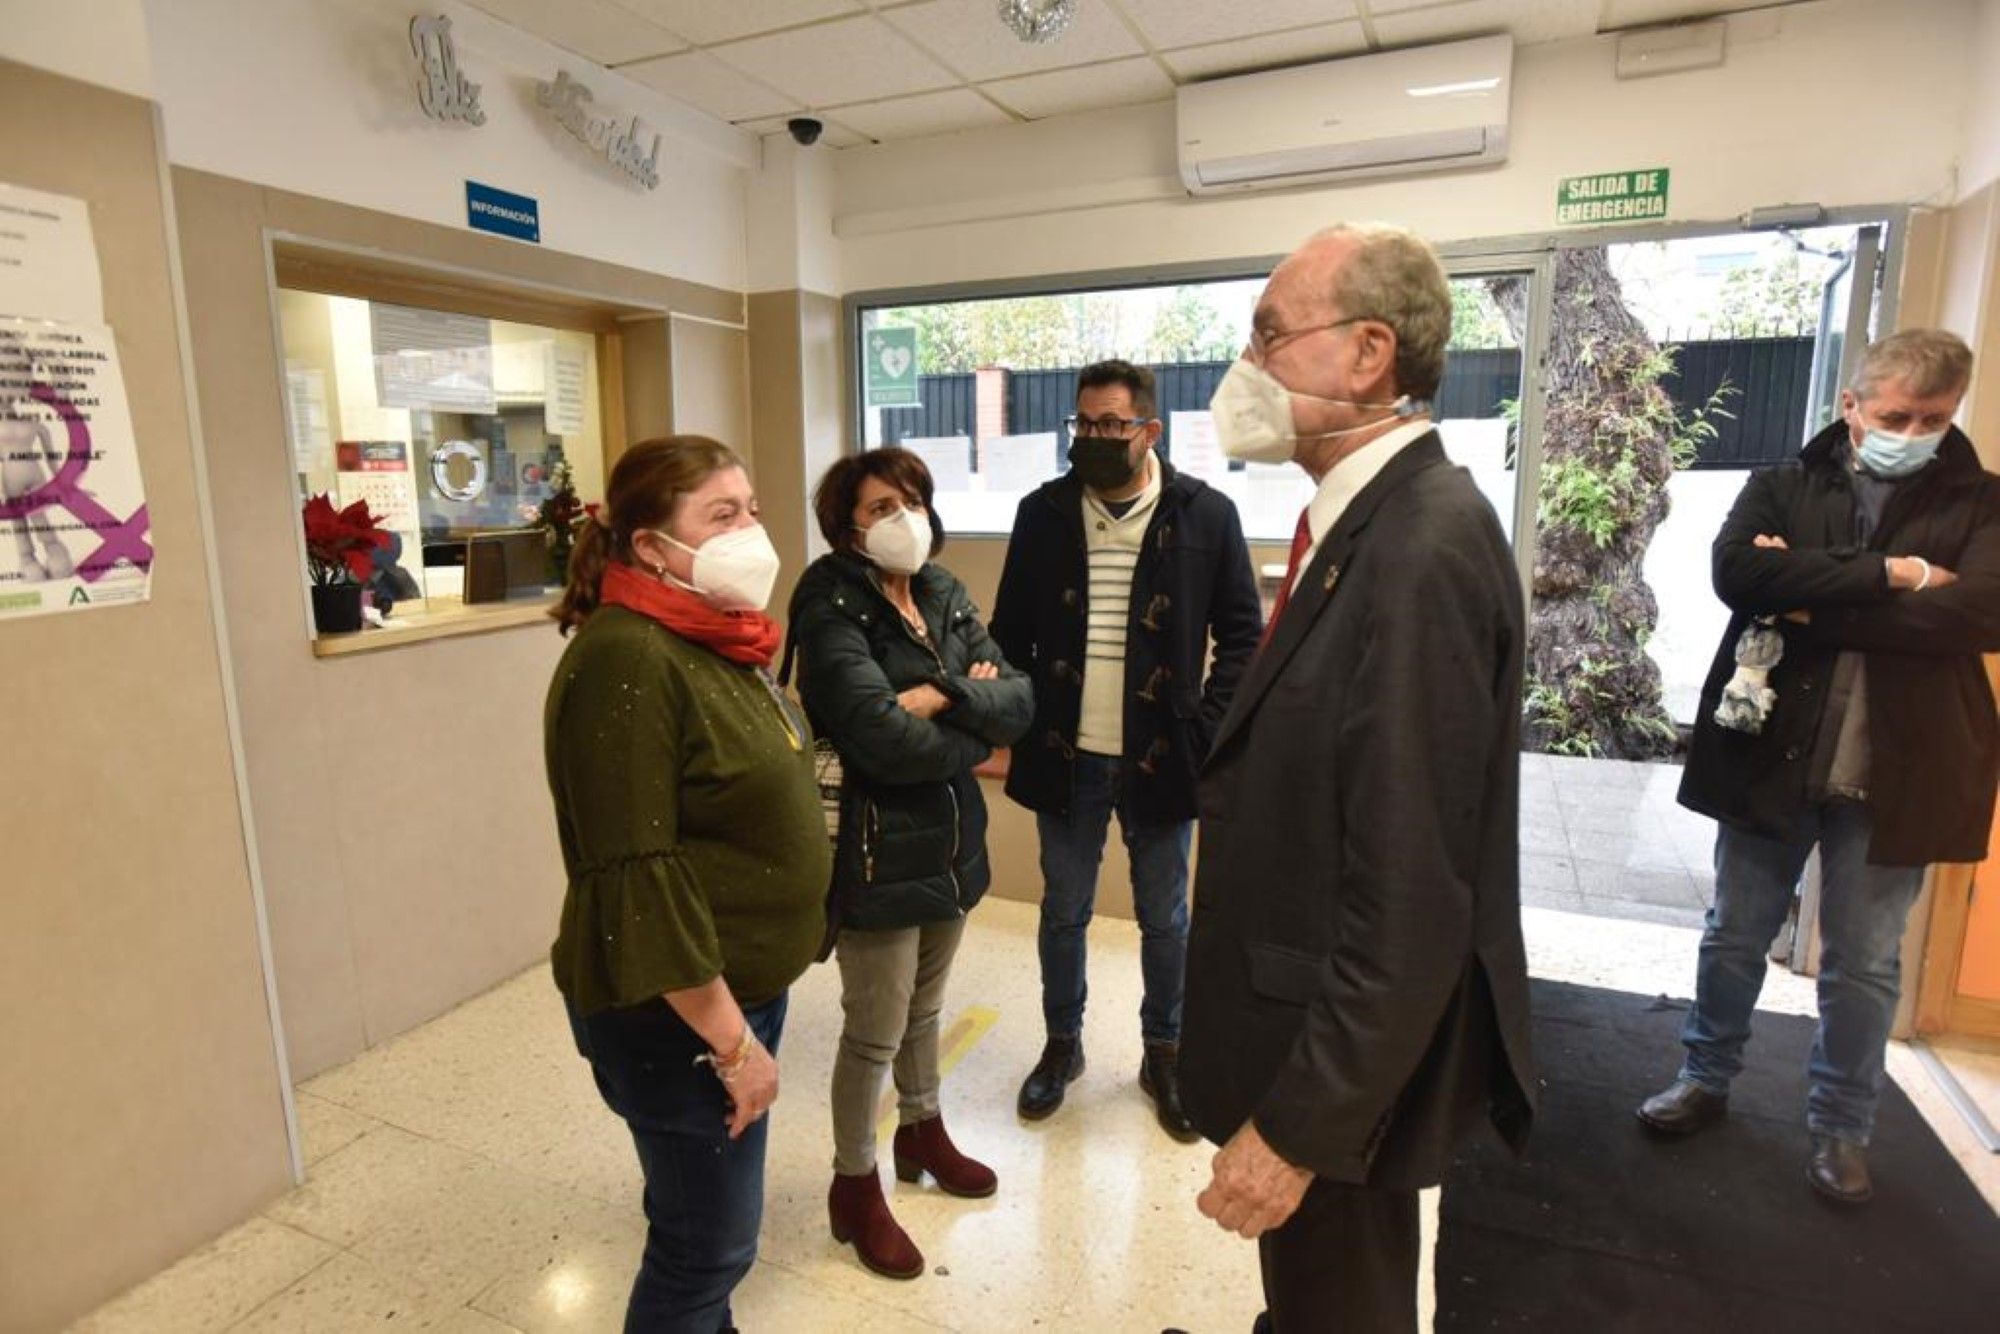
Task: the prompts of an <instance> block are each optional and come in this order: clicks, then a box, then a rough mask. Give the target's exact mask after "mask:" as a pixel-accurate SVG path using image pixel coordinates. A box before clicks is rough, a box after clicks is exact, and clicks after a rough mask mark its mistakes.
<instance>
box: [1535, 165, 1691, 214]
mask: <svg viewBox="0 0 2000 1334" xmlns="http://www.w3.org/2000/svg"><path fill="white" fill-rule="evenodd" d="M1666 216H1667V169H1666V168H1665V167H1654V168H1651V169H1649V170H1646V171H1607V172H1601V173H1599V174H1598V175H1596V176H1568V177H1565V178H1563V179H1562V180H1561V181H1559V182H1557V184H1556V225H1557V226H1558V227H1570V226H1574V225H1576V224H1578V223H1586V222H1637V221H1641V220H1643V219H1649V218H1664V217H1666Z"/></svg>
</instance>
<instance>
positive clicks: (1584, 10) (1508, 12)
mask: <svg viewBox="0 0 2000 1334" xmlns="http://www.w3.org/2000/svg"><path fill="white" fill-rule="evenodd" d="M1401 3H1403V0H1369V7H1370V8H1371V9H1373V10H1375V11H1378V12H1377V14H1376V18H1375V36H1376V37H1377V38H1378V39H1379V40H1380V41H1381V42H1383V43H1384V44H1385V45H1389V46H1410V45H1413V44H1416V43H1419V42H1449V41H1456V40H1457V39H1459V38H1461V37H1484V36H1488V35H1490V34H1492V33H1496V32H1507V33H1512V34H1513V35H1514V40H1515V41H1516V42H1519V43H1522V44H1523V45H1525V44H1527V43H1530V42H1553V41H1558V40H1560V39H1562V38H1565V37H1588V36H1590V35H1591V34H1592V33H1594V32H1596V31H1597V11H1598V0H1467V2H1466V3H1461V4H1448V5H1435V6H1432V7H1431V8H1429V9H1412V10H1408V11H1407V12H1400V13H1382V12H1380V11H1382V10H1383V9H1385V8H1387V7H1388V6H1389V5H1391V4H1401Z"/></svg>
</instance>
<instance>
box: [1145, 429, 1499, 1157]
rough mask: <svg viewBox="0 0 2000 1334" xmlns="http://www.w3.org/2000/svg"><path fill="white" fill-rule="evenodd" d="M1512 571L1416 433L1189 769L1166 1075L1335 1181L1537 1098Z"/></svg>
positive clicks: (1460, 480)
mask: <svg viewBox="0 0 2000 1334" xmlns="http://www.w3.org/2000/svg"><path fill="white" fill-rule="evenodd" d="M1524 639H1525V636H1524V634H1523V630H1522V611H1521V588H1520V581H1519V576H1518V575H1517V574H1516V572H1515V567H1514V561H1513V558H1512V556H1511V555H1510V554H1509V553H1508V549H1507V539H1506V538H1505V536H1504V535H1503V534H1502V533H1501V531H1500V524H1499V521H1498V520H1497V519H1495V518H1494V515H1493V510H1492V507H1491V506H1489V505H1488V504H1487V502H1486V500H1485V499H1484V498H1483V497H1482V496H1481V495H1480V493H1479V490H1478V488H1477V487H1476V486H1475V485H1474V484H1473V482H1472V479H1471V477H1470V475H1468V474H1467V473H1466V472H1465V470H1464V469H1462V468H1456V467H1452V466H1451V465H1450V464H1449V463H1448V462H1447V461H1446V459H1445V455H1444V448H1443V445H1442V444H1441V443H1440V442H1439V440H1438V437H1437V435H1436V434H1435V433H1434V432H1433V433H1431V434H1429V435H1426V436H1424V437H1422V438H1421V439H1419V440H1417V441H1415V442H1414V443H1412V444H1410V445H1408V446H1406V447H1405V448H1404V449H1403V450H1402V451H1401V452H1400V453H1398V454H1397V455H1395V457H1393V458H1392V459H1390V461H1389V463H1388V465H1387V466H1386V467H1385V468H1383V470H1382V472H1381V473H1380V474H1379V475H1378V476H1377V477H1376V478H1375V479H1374V480H1373V481H1371V482H1370V483H1369V484H1368V485H1367V486H1366V487H1364V488H1363V489H1362V491H1361V493H1360V494H1359V495H1358V496H1356V497H1355V499H1354V501H1353V503H1352V504H1351V505H1350V506H1349V507H1348V509H1347V510H1346V512H1345V513H1344V514H1342V516H1341V518H1340V520H1339V522H1337V523H1336V524H1335V525H1334V527H1333V530H1332V531H1331V532H1329V533H1328V534H1327V536H1326V540H1325V541H1324V542H1323V543H1321V545H1320V549H1319V551H1318V553H1317V554H1316V555H1315V556H1314V557H1313V560H1312V561H1311V563H1310V564H1308V565H1307V566H1306V569H1305V572H1304V574H1303V575H1302V576H1301V580H1300V583H1299V585H1298V590H1297V592H1296V593H1294V594H1293V596H1292V599H1291V604H1290V605H1289V606H1288V607H1287V608H1286V609H1285V612H1284V614H1283V615H1281V616H1280V617H1279V618H1278V622H1277V625H1276V628H1275V629H1274V630H1273V632H1272V638H1271V641H1270V643H1269V644H1268V645H1266V646H1265V648H1264V649H1263V651H1262V652H1261V653H1260V654H1259V655H1258V657H1257V660H1256V662H1255V663H1254V664H1253V665H1252V666H1251V668H1250V673H1249V675H1248V677H1246V678H1245V680H1244V682H1243V685H1242V688H1241V689H1240V690H1239V691H1238V692H1237V695H1236V702H1235V704H1234V705H1233V706H1231V708H1230V711H1229V716H1228V717H1227V718H1226V719H1225V720H1224V721H1223V724H1222V730H1221V732H1220V733H1219V734H1218V735H1217V737H1216V740H1215V751H1214V753H1213V754H1212V755H1211V756H1210V757H1209V760H1208V764H1207V766H1206V768H1204V770H1203V771H1202V778H1201V858H1200V863H1199V866H1198V868H1197V873H1196V878H1195V893H1194V913H1193V923H1192V927H1191V930H1190V934H1189V938H1188V958H1187V1009H1186V1018H1185V1022H1184V1024H1183V1026H1182V1033H1181V1065H1180V1075H1181V1092H1182V1096H1183V1098H1184V1099H1185V1101H1186V1105H1187V1109H1188V1112H1189V1114H1190V1115H1191V1116H1192V1117H1193V1119H1194V1123H1195V1125H1196V1126H1198V1127H1199V1128H1200V1130H1201V1132H1202V1133H1203V1134H1204V1135H1206V1136H1208V1138H1210V1139H1212V1140H1214V1141H1215V1142H1217V1143H1223V1142H1225V1141H1227V1140H1228V1138H1229V1137H1230V1136H1231V1135H1233V1134H1234V1133H1235V1132H1236V1131H1237V1129H1238V1128H1239V1127H1241V1126H1242V1124H1243V1123H1244V1121H1245V1120H1247V1119H1250V1118H1252V1117H1254V1118H1255V1121H1256V1124H1257V1128H1258V1131H1259V1132H1260V1133H1261V1134H1262V1135H1263V1136H1264V1138H1265V1139H1266V1140H1267V1141H1269V1143H1270V1144H1271V1146H1272V1147H1273V1148H1275V1149H1276V1150H1277V1151H1278V1153H1279V1154H1280V1155H1281V1156H1283V1157H1284V1158H1285V1159H1286V1160H1288V1161H1290V1162H1292V1163H1295V1164H1297V1165H1299V1166H1302V1167H1308V1168H1310V1169H1312V1171H1313V1172H1314V1173H1316V1174H1317V1175H1319V1176H1322V1177H1326V1178H1329V1179H1331V1180H1334V1181H1341V1182H1348V1183H1356V1184H1362V1183H1365V1184H1367V1185H1371V1186H1376V1187H1381V1188H1385V1189H1414V1188H1416V1187H1420V1186H1425V1185H1429V1184H1431V1183H1434V1182H1436V1181H1437V1180H1438V1179H1439V1178H1440V1177H1441V1175H1442V1174H1443V1171H1444V1169H1445V1167H1446V1165H1447V1164H1448V1163H1449V1162H1450V1160H1451V1155H1452V1149H1453V1146H1454V1144H1455V1143H1456V1142H1457V1141H1458V1139H1459V1138H1460V1137H1461V1136H1462V1135H1463V1134H1464V1133H1466V1132H1467V1131H1468V1130H1469V1129H1470V1128H1472V1127H1473V1126H1474V1125H1476V1124H1477V1123H1479V1122H1482V1121H1486V1120H1488V1119H1491V1121H1492V1122H1493V1123H1494V1124H1495V1125H1496V1126H1497V1127H1498V1128H1499V1129H1500V1131H1501V1132H1502V1134H1503V1135H1504V1136H1505V1137H1506V1138H1507V1140H1508V1141H1509V1142H1510V1143H1512V1144H1513V1145H1514V1146H1515V1147H1516V1148H1517V1149H1518V1148H1519V1147H1520V1146H1521V1144H1522V1143H1523V1141H1524V1139H1525V1137H1526V1134H1527V1130H1528V1125H1529V1122H1530V1120H1531V1119H1532V1116H1533V1103H1534V1095H1533V1089H1534V1087H1535V1080H1534V1075H1533V1073H1532V1070H1531V1068H1530V1060H1529V1050H1528V975H1527V960H1526V955H1525V953H1524V951H1523V948H1522V943H1521V914H1520V903H1519V884H1518V879H1519V870H1518V865H1517V857H1518V850H1517V849H1518V839H1519V834H1518V830H1517V827H1516V824H1515V820H1516V810H1517V806H1518V795H1519V794H1518V788H1519V772H1520V771H1519V766H1520V756H1519V753H1518V747H1519V744H1520V719H1521V660H1522V646H1523V643H1524Z"/></svg>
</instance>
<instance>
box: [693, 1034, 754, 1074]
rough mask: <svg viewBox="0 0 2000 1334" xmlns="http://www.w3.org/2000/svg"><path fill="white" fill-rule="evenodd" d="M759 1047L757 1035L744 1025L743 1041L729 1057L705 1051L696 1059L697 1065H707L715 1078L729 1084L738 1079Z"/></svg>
mask: <svg viewBox="0 0 2000 1334" xmlns="http://www.w3.org/2000/svg"><path fill="white" fill-rule="evenodd" d="M756 1047H757V1033H756V1030H754V1029H752V1028H751V1027H750V1025H749V1024H745V1025H743V1041H741V1042H739V1043H737V1044H736V1050H735V1051H733V1052H731V1053H730V1054H729V1055H727V1056H718V1055H716V1054H715V1053H714V1052H713V1051H705V1052H703V1053H702V1054H701V1055H699V1056H697V1057H695V1058H694V1063H695V1064H696V1065H706V1066H709V1067H710V1068H712V1069H713V1070H714V1071H715V1077H716V1078H717V1079H719V1080H721V1081H722V1082H723V1083H725V1084H727V1083H729V1082H731V1081H732V1080H734V1079H735V1078H736V1075H737V1072H738V1071H740V1070H741V1069H742V1068H743V1066H744V1065H745V1063H747V1062H748V1061H749V1059H750V1053H751V1052H752V1051H754V1050H755V1049H756Z"/></svg>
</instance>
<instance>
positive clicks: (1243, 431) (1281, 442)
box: [1208, 357, 1426, 463]
mask: <svg viewBox="0 0 2000 1334" xmlns="http://www.w3.org/2000/svg"><path fill="white" fill-rule="evenodd" d="M1294 398H1304V399H1310V400H1311V401H1312V402H1315V403H1329V404H1332V405H1333V406H1335V407H1343V408H1387V409H1389V415H1388V416H1386V417H1378V418H1376V419H1375V420H1374V421H1372V422H1364V423H1363V424H1362V425H1360V426H1350V427H1347V428H1346V429H1345V430H1340V431H1320V432H1317V433H1315V434H1313V435H1310V436H1306V437H1304V438H1305V439H1308V440H1332V439H1334V438H1336V437H1338V436H1343V435H1356V434H1358V433H1360V432H1362V431H1372V430H1374V429H1375V428H1376V427H1378V426H1380V425H1382V424H1383V423H1385V422H1392V421H1396V420H1397V419H1399V418H1406V417H1416V416H1420V415H1422V413H1423V412H1424V411H1425V410H1426V409H1425V407H1424V405H1423V404H1420V403H1415V402H1412V401H1411V399H1410V396H1409V395H1408V394H1404V395H1403V396H1402V397H1400V398H1397V399H1395V400H1394V401H1392V402H1388V403H1357V402H1355V401H1354V400H1352V399H1345V398H1321V397H1320V396H1319V395H1318V394H1307V393H1301V392H1300V391H1298V390H1296V389H1287V388H1285V386H1284V385H1283V384H1281V383H1279V381H1278V377H1277V376H1275V375H1273V374H1271V372H1269V371H1267V370H1265V369H1264V368H1263V367H1262V366H1259V365H1258V364H1257V363H1256V362H1254V361H1251V360H1250V359H1249V358H1247V357H1238V358H1237V359H1236V364H1235V365H1233V366H1231V367H1230V368H1229V370H1228V373H1227V374H1225V375H1224V376H1223V377H1222V383H1221V384H1218V385H1217V386H1216V387H1215V396H1214V397H1213V398H1211V399H1209V401H1208V410H1209V413H1210V414H1211V415H1212V416H1213V417H1214V419H1215V437H1216V440H1217V441H1218V442H1220V444H1221V445H1222V452H1223V453H1225V454H1227V455H1229V457H1231V458H1233V459H1242V460H1244V461H1245V462H1248V463H1289V462H1291V460H1292V456H1293V454H1295V453H1296V452H1297V450H1298V442H1299V440H1300V436H1299V433H1298V430H1297V428H1295V427H1294V426H1293V425H1292V400H1293V399H1294Z"/></svg>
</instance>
